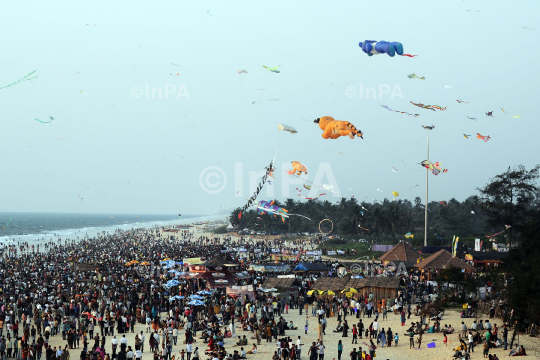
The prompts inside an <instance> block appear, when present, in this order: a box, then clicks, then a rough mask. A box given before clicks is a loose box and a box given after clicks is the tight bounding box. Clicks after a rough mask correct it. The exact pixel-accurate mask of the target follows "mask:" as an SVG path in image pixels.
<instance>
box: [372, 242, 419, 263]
mask: <svg viewBox="0 0 540 360" xmlns="http://www.w3.org/2000/svg"><path fill="white" fill-rule="evenodd" d="M421 257H422V255H420V254H419V253H418V251H416V250H414V249H413V248H412V247H411V246H410V245H409V244H407V243H406V242H405V241H400V242H399V243H398V244H397V245H396V246H394V247H393V248H392V249H390V250H388V251H387V252H385V253H384V254H383V255H382V256H381V257H380V258H379V260H381V261H394V262H396V261H415V262H416V260H417V259H419V258H421Z"/></svg>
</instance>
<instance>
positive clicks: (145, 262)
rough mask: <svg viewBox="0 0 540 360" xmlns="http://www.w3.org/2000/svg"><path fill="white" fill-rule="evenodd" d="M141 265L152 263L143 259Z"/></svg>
mask: <svg viewBox="0 0 540 360" xmlns="http://www.w3.org/2000/svg"><path fill="white" fill-rule="evenodd" d="M141 265H150V263H149V262H147V261H143V262H142V263H141Z"/></svg>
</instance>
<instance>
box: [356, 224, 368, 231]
mask: <svg viewBox="0 0 540 360" xmlns="http://www.w3.org/2000/svg"><path fill="white" fill-rule="evenodd" d="M358 227H359V228H360V229H362V230H366V231H369V229H366V228H363V227H361V226H360V225H358Z"/></svg>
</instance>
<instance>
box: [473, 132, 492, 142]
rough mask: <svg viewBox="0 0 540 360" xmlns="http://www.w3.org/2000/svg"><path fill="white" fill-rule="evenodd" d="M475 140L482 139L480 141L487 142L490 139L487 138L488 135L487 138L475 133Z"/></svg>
mask: <svg viewBox="0 0 540 360" xmlns="http://www.w3.org/2000/svg"><path fill="white" fill-rule="evenodd" d="M476 138H477V139H482V140H484V141H485V142H488V140H489V139H491V138H490V137H489V135H488V136H484V135H480V134H479V133H476Z"/></svg>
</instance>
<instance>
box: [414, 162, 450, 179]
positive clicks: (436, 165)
mask: <svg viewBox="0 0 540 360" xmlns="http://www.w3.org/2000/svg"><path fill="white" fill-rule="evenodd" d="M420 165H422V166H423V167H425V168H426V169H428V170H431V172H432V173H433V175H435V176H437V175H439V174H440V173H441V172H443V173H445V172H448V169H441V168H440V165H441V163H440V162H435V163H432V162H431V161H429V160H424V161H422V162H421V163H420Z"/></svg>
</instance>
